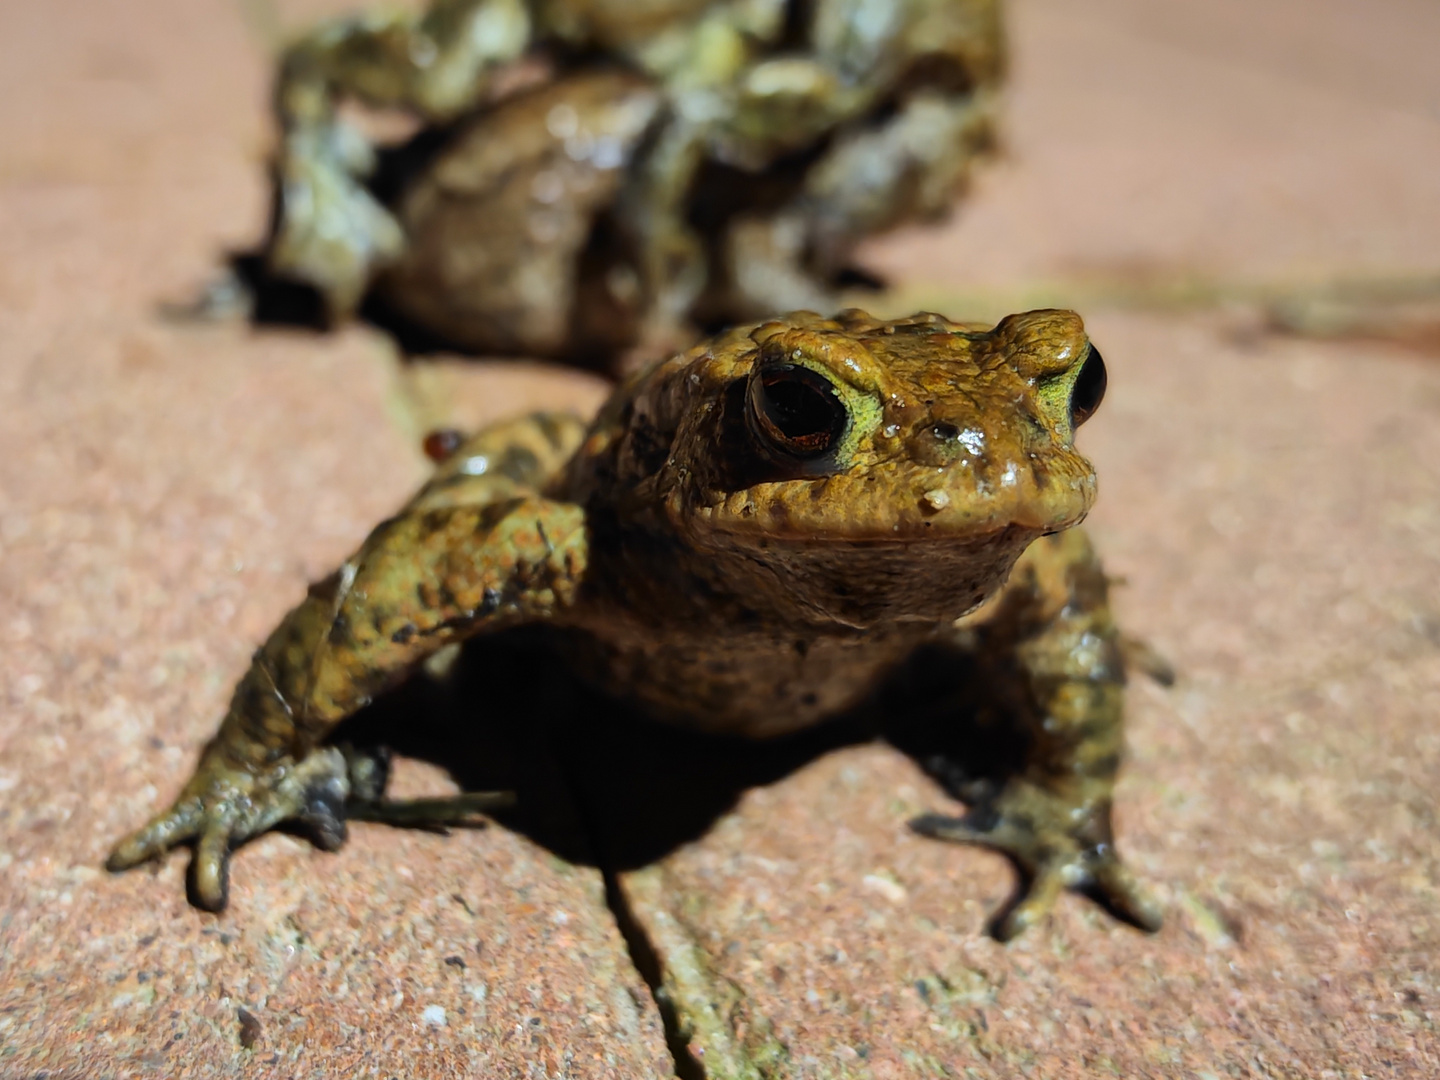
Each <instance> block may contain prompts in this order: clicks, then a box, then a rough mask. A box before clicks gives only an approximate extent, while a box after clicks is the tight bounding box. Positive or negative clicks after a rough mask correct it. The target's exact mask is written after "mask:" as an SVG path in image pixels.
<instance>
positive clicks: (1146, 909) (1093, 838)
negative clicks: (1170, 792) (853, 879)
mask: <svg viewBox="0 0 1440 1080" xmlns="http://www.w3.org/2000/svg"><path fill="white" fill-rule="evenodd" d="M910 827H911V828H913V829H914V830H915V831H916V832H918V833H920V834H922V835H924V836H930V837H934V838H935V839H937V840H949V841H952V842H954V843H961V844H976V845H979V846H982V847H988V848H992V849H994V850H996V851H999V852H1001V853H1003V854H1005V855H1008V856H1009V857H1010V858H1011V859H1012V860H1013V861H1014V862H1015V864H1016V865H1017V866H1018V867H1019V869H1020V872H1021V875H1022V878H1023V883H1022V885H1021V889H1020V893H1019V896H1018V897H1017V898H1016V900H1015V902H1014V903H1013V904H1012V905H1011V906H1010V907H1009V908H1008V909H1007V910H1006V911H1005V912H1004V913H1003V914H1001V915H1000V916H999V917H998V918H997V919H996V921H995V923H994V924H993V926H992V927H991V932H992V933H993V934H994V935H995V937H996V938H998V939H999V940H1001V941H1009V940H1011V939H1012V938H1014V937H1016V936H1018V935H1019V934H1021V933H1023V932H1024V931H1026V930H1027V929H1029V928H1030V927H1031V926H1033V925H1034V924H1035V923H1037V922H1039V921H1040V920H1041V919H1042V918H1044V917H1045V916H1046V915H1048V914H1049V913H1050V911H1051V909H1052V908H1054V906H1055V902H1056V900H1058V899H1059V897H1060V893H1061V892H1062V891H1063V890H1065V889H1074V890H1077V891H1080V892H1085V893H1089V894H1091V895H1093V896H1094V897H1095V898H1096V899H1097V900H1099V901H1100V902H1101V903H1103V904H1104V905H1105V906H1106V907H1107V908H1108V909H1109V910H1110V911H1111V912H1112V913H1113V914H1115V915H1117V916H1119V917H1120V918H1122V919H1124V920H1125V921H1126V922H1129V923H1131V924H1133V925H1135V926H1137V927H1139V928H1140V929H1142V930H1147V931H1151V932H1153V931H1156V930H1159V929H1160V925H1161V922H1162V915H1161V910H1160V906H1159V904H1158V903H1157V902H1156V901H1155V900H1154V898H1153V897H1151V896H1150V895H1149V893H1148V891H1147V890H1146V889H1145V887H1144V886H1142V885H1141V884H1140V882H1139V881H1138V880H1137V879H1136V878H1135V875H1134V874H1132V873H1131V872H1130V870H1129V868H1128V867H1126V866H1125V864H1124V863H1123V862H1121V860H1120V855H1119V853H1118V852H1117V851H1116V850H1115V844H1114V840H1113V838H1112V836H1111V831H1110V806H1109V804H1108V803H1104V804H1101V805H1099V806H1090V807H1087V806H1084V805H1083V804H1080V803H1078V802H1077V801H1075V800H1071V799H1066V798H1064V797H1063V796H1060V795H1058V794H1056V793H1054V792H1051V791H1048V790H1046V789H1044V788H1041V787H1038V786H1036V785H1033V784H1030V783H1027V782H1025V781H1023V780H1016V781H1011V782H1010V783H1009V784H1007V785H1006V786H1005V788H1004V789H1003V790H1002V791H1001V792H1000V793H999V795H998V796H997V797H995V798H994V799H992V800H988V801H981V802H979V803H977V804H976V805H975V806H974V807H973V808H972V809H971V811H970V812H969V813H968V814H966V815H965V816H964V817H959V818H952V817H945V816H943V815H940V814H925V815H923V816H922V817H918V818H916V819H915V820H914V821H912V822H911V823H910Z"/></svg>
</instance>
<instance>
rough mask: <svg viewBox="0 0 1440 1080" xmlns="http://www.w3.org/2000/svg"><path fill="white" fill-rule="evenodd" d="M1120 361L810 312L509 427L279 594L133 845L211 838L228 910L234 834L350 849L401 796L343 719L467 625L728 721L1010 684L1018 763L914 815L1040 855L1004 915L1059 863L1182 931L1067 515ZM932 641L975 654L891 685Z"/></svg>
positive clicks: (746, 728)
mask: <svg viewBox="0 0 1440 1080" xmlns="http://www.w3.org/2000/svg"><path fill="white" fill-rule="evenodd" d="M1103 370H1104V369H1103V364H1102V362H1101V361H1100V359H1099V355H1098V353H1096V352H1095V351H1094V350H1093V348H1092V347H1091V346H1090V344H1089V342H1088V340H1087V338H1086V336H1085V333H1084V330H1083V327H1082V325H1081V322H1080V319H1079V317H1078V316H1076V315H1074V314H1072V313H1070V312H1061V311H1038V312H1031V313H1028V314H1025V315H1016V316H1012V317H1010V318H1008V319H1006V320H1004V321H1003V322H1002V323H1000V324H999V325H998V326H996V327H994V328H993V329H985V328H981V327H976V326H969V325H964V324H957V323H952V322H948V321H947V320H945V319H943V318H941V317H939V316H936V315H917V316H914V317H913V318H909V319H903V320H900V321H898V322H882V321H878V320H875V319H873V318H871V317H870V316H868V315H865V314H864V313H863V312H858V311H850V312H845V313H842V314H841V315H839V316H837V317H836V318H835V319H833V320H830V319H824V318H821V317H820V316H817V315H812V314H808V313H798V314H794V315H790V316H786V317H784V318H780V319H775V320H771V321H769V322H765V323H761V324H759V325H750V326H744V327H740V328H738V329H735V330H732V331H729V332H727V333H725V334H723V335H721V336H719V337H716V338H714V339H712V340H710V341H707V342H704V343H703V344H701V345H698V346H696V347H695V348H693V349H691V350H689V351H688V352H686V353H683V354H681V355H678V356H675V357H673V358H672V359H670V360H668V361H665V362H663V363H660V364H658V365H655V366H652V367H651V368H649V369H648V370H646V371H644V372H642V373H640V374H638V375H636V376H635V377H633V378H631V379H630V380H629V381H628V382H627V383H626V384H625V385H623V386H622V387H621V388H620V389H619V390H618V391H617V392H616V393H615V395H614V396H613V397H612V398H611V400H610V401H609V402H608V403H607V405H606V406H605V407H604V408H603V410H602V411H601V413H600V415H599V417H598V418H597V419H596V420H595V421H594V423H593V424H591V425H590V426H589V427H588V428H587V427H586V426H585V425H583V424H582V423H580V422H579V421H577V420H575V419H573V418H570V417H563V416H554V415H538V416H533V417H528V418H526V419H522V420H517V421H514V422H511V423H507V424H502V425H499V426H496V427H492V428H488V429H486V430H485V431H482V432H481V433H479V434H478V435H475V436H473V437H472V438H470V439H469V440H468V441H465V442H463V443H461V444H460V445H459V447H458V448H457V449H456V450H455V451H454V452H453V453H451V454H450V455H449V456H448V457H446V458H445V459H444V460H443V461H442V462H441V464H440V465H439V467H438V468H437V470H436V473H435V476H434V477H433V478H432V479H431V481H430V482H429V483H428V484H426V485H425V487H424V488H422V489H421V491H420V492H419V493H418V494H417V495H416V496H415V498H414V499H412V500H411V501H410V503H409V504H408V505H407V506H406V507H405V508H404V509H403V510H402V511H401V512H400V513H399V514H398V515H397V516H395V517H394V518H392V519H391V520H389V521H387V522H385V523H383V524H381V525H380V526H379V527H378V528H377V529H376V530H375V531H374V532H373V533H371V535H370V536H369V538H368V539H367V540H366V541H365V543H364V544H363V545H362V546H361V548H360V550H359V551H358V552H357V553H356V554H355V555H354V556H353V557H352V558H351V559H350V560H348V561H347V562H346V563H345V564H344V566H342V567H341V568H340V569H339V570H338V571H337V572H336V573H335V574H333V575H332V576H331V577H330V578H328V579H327V580H326V581H324V582H323V583H321V584H319V585H317V586H315V587H314V588H312V590H311V592H310V595H309V596H308V597H307V598H306V599H305V600H304V602H303V603H301V605H300V606H299V607H297V608H296V609H295V610H294V611H292V612H291V613H290V614H289V615H288V616H287V617H286V618H285V620H284V621H283V622H282V623H281V624H280V626H279V627H278V628H277V629H276V631H275V632H274V633H273V634H272V635H271V637H270V639H269V641H267V642H266V644H265V645H264V646H263V647H262V648H261V649H260V651H259V652H258V653H257V654H256V656H255V660H254V663H253V664H252V666H251V669H250V671H249V673H248V674H247V675H246V676H245V677H244V679H242V680H241V683H240V685H239V687H238V688H237V690H236V692H235V696H234V699H233V701H232V703H231V706H230V711H229V713H228V714H227V716H226V718H225V721H224V723H223V724H222V726H221V728H220V732H219V734H218V735H217V736H216V738H215V739H214V740H213V741H212V742H211V743H210V745H209V746H208V747H207V748H206V750H205V753H204V755H203V757H202V760H201V763H200V766H199V768H198V769H197V771H196V774H195V776H194V778H193V779H192V780H191V781H190V782H189V784H188V785H187V786H186V787H185V789H184V791H182V792H181V794H180V796H179V798H178V799H177V800H176V802H175V804H174V806H172V807H171V809H170V810H168V811H166V812H165V813H164V814H161V815H160V816H159V817H157V818H156V819H155V820H154V821H152V822H151V823H150V824H149V825H147V826H146V827H145V828H144V829H142V830H140V831H139V832H137V833H136V834H134V835H133V836H131V837H129V838H128V839H126V840H125V841H123V842H122V843H121V844H120V845H119V846H118V847H117V848H116V849H115V852H114V853H113V854H112V856H111V858H110V863H109V865H110V866H111V868H112V869H119V868H123V867H127V866H131V865H134V864H136V863H138V862H140V861H142V860H145V859H149V858H153V857H155V856H158V855H159V854H161V853H162V852H164V851H165V850H166V849H168V848H169V847H171V846H173V845H175V844H176V843H178V842H180V841H184V840H189V839H196V840H197V853H196V860H197V863H196V878H195V882H196V892H197V895H198V897H199V899H200V901H201V902H202V903H203V904H205V905H207V906H211V907H217V906H220V905H221V904H223V903H224V898H225V867H226V860H227V856H228V853H229V850H230V847H231V846H232V845H233V844H235V843H236V842H238V841H240V840H243V839H244V838H246V837H248V836H251V835H254V834H255V833H257V832H260V831H263V830H264V829H267V828H269V827H270V826H272V825H274V824H275V823H277V822H279V821H282V820H285V819H287V818H294V819H300V820H303V821H308V822H309V823H310V824H311V825H312V826H314V827H316V831H317V832H318V833H319V835H320V836H321V837H322V839H325V838H328V839H329V840H330V841H331V842H333V843H337V844H338V843H339V841H340V840H341V839H343V815H344V811H345V803H346V800H347V798H352V797H354V796H356V795H358V794H365V797H366V798H374V797H375V795H376V794H378V793H375V792H368V793H362V792H360V791H358V789H357V781H356V780H355V778H354V776H352V771H351V769H350V768H348V767H347V762H346V760H345V757H344V756H343V755H342V754H341V753H340V752H339V751H338V750H337V749H335V748H333V747H329V746H327V745H326V744H325V738H326V735H327V733H328V732H330V730H331V729H332V728H333V727H334V725H335V724H336V723H338V722H339V721H340V720H342V719H344V718H345V717H346V716H348V715H350V714H351V713H353V712H355V711H356V710H357V709H359V708H360V707H362V706H363V705H365V704H366V703H367V702H369V701H370V700H371V699H372V697H373V696H374V695H375V694H377V693H378V692H379V691H381V690H383V689H384V688H386V687H388V686H391V685H393V684H395V683H396V682H397V681H399V680H401V679H403V678H405V677H406V676H407V675H408V674H410V673H411V672H412V671H414V670H415V668H416V666H417V665H419V664H420V663H421V662H422V661H424V660H425V659H426V658H427V657H429V656H432V655H434V654H435V653H436V651H437V650H439V649H441V648H443V647H444V646H446V645H449V644H451V643H454V642H458V641H461V640H463V639H473V638H479V637H480V636H481V635H487V634H497V633H503V632H504V631H505V630H506V629H507V628H511V627H516V626H520V625H527V626H530V627H534V626H536V625H542V626H548V627H553V628H554V629H555V631H556V637H557V641H563V646H562V648H563V652H564V655H565V656H567V657H569V658H570V660H571V662H572V664H573V667H574V670H575V672H576V673H577V674H579V675H580V676H581V677H582V678H583V679H585V680H588V681H589V682H591V683H592V684H594V685H595V686H596V687H597V688H598V689H600V690H601V691H603V692H606V693H609V694H612V695H615V696H617V697H619V698H621V699H622V700H625V701H628V702H631V703H632V704H633V705H634V706H635V707H637V708H638V709H640V710H642V711H643V712H645V713H647V714H649V715H652V716H654V717H657V718H660V719H663V720H666V721H669V722H672V723H676V724H683V725H686V726H689V727H692V728H697V729H704V730H709V731H715V732H726V733H732V734H740V735H748V736H755V737H764V736H769V735H775V734H779V733H783V732H787V731H792V730H795V729H797V728H801V727H805V726H808V725H812V724H817V723H821V722H824V721H825V720H827V719H829V718H832V717H836V716H840V715H842V714H846V713H847V712H854V711H856V710H862V711H863V710H866V709H870V710H875V709H881V710H884V709H892V710H900V711H903V712H906V713H914V714H917V715H918V714H921V713H925V712H927V711H929V712H933V711H934V710H935V709H937V708H942V709H948V708H951V707H952V705H951V702H952V699H953V702H954V704H953V708H954V709H955V710H956V716H957V720H958V716H959V709H960V708H961V707H962V706H963V707H967V708H972V709H973V708H975V707H976V706H975V702H976V701H979V700H981V699H983V698H985V697H986V695H989V696H990V697H991V698H993V699H995V700H997V701H1000V700H1003V701H1004V702H1005V703H1006V704H1005V711H1006V717H1007V721H1008V722H1011V723H1018V724H1020V725H1022V726H1023V728H1024V734H1025V736H1026V738H1027V740H1028V743H1027V745H1028V750H1027V751H1026V757H1025V761H1024V765H1023V768H1022V769H1021V770H1020V771H1019V773H1018V774H1017V775H1015V776H1013V777H1010V778H1008V780H1006V781H1005V782H1003V783H999V784H985V783H981V784H978V785H974V784H972V785H970V786H969V787H965V786H964V784H957V785H952V786H954V787H956V788H957V790H960V793H962V794H963V795H964V796H965V798H966V799H967V800H969V801H971V802H972V812H971V814H970V815H969V816H967V817H966V818H963V819H956V820H951V819H944V818H933V817H932V818H925V819H922V820H921V821H920V822H918V823H917V825H918V827H919V828H921V829H922V831H925V832H927V833H929V834H931V835H934V836H938V837H942V838H945V839H952V840H962V841H967V842H975V843H982V844H988V845H990V846H992V847H996V848H999V849H1001V850H1003V851H1005V852H1007V853H1009V854H1010V855H1011V856H1013V857H1014V858H1015V859H1016V860H1017V861H1018V862H1019V863H1020V864H1021V866H1022V868H1023V869H1024V870H1025V871H1026V874H1027V877H1028V879H1029V882H1028V886H1027V888H1028V891H1027V892H1026V895H1025V898H1024V899H1023V901H1022V902H1021V903H1020V904H1019V905H1018V906H1016V907H1015V908H1014V909H1013V910H1012V911H1011V912H1010V913H1009V915H1008V916H1007V917H1006V919H1005V921H1004V923H1003V924H1002V925H1001V926H1000V927H999V932H1000V933H1001V934H1002V936H1009V935H1011V934H1013V933H1017V932H1019V931H1020V930H1022V929H1023V928H1024V927H1025V926H1027V925H1029V924H1030V923H1031V922H1033V921H1034V920H1035V919H1036V918H1038V917H1039V916H1041V915H1043V914H1044V913H1045V912H1046V911H1047V910H1048V909H1049V907H1050V906H1051V905H1052V904H1053V903H1054V901H1055V898H1056V895H1057V894H1058V892H1059V891H1060V889H1061V888H1062V887H1065V886H1070V887H1087V888H1091V889H1095V890H1098V891H1099V892H1100V893H1102V894H1103V895H1104V896H1105V897H1106V898H1107V899H1108V901H1109V902H1110V903H1111V904H1112V905H1113V906H1114V907H1115V908H1116V909H1118V910H1119V911H1121V912H1122V913H1124V914H1126V915H1127V916H1128V917H1129V918H1130V919H1131V920H1132V921H1134V922H1136V923H1138V924H1139V925H1142V926H1146V927H1152V928H1153V927H1155V926H1158V924H1159V915H1158V913H1157V911H1156V909H1155V907H1154V905H1153V904H1152V903H1151V902H1150V901H1149V900H1147V899H1146V898H1145V897H1144V896H1143V894H1142V893H1141V891H1140V890H1139V888H1138V887H1137V885H1136V883H1135V881H1134V880H1133V879H1132V878H1131V876H1130V875H1129V873H1128V872H1127V871H1126V870H1125V868H1124V866H1123V865H1122V864H1121V862H1120V861H1119V858H1118V856H1117V854H1116V852H1115V848H1114V846H1113V844H1112V842H1111V836H1110V799H1111V793H1112V790H1113V787H1114V782H1115V774H1116V770H1117V768H1118V766H1119V762H1120V757H1121V688H1122V683H1123V679H1124V673H1123V665H1122V662H1121V657H1120V651H1119V649H1120V643H1119V637H1118V635H1117V632H1116V629H1115V626H1114V623H1113V622H1112V620H1111V617H1110V612H1109V608H1108V606H1107V603H1106V580H1105V576H1104V574H1103V572H1102V571H1101V569H1100V566H1099V563H1098V562H1097V561H1096V558H1095V555H1094V553H1093V552H1092V551H1091V549H1090V546H1089V544H1088V542H1087V541H1086V539H1085V538H1084V536H1083V535H1082V534H1081V533H1080V532H1078V531H1076V530H1073V529H1072V526H1074V525H1076V524H1077V523H1079V522H1080V520H1081V519H1082V518H1083V517H1084V516H1085V514H1086V513H1087V512H1088V510H1089V509H1090V506H1091V503H1092V501H1093V499H1094V494H1095V477H1094V473H1093V471H1092V469H1091V466H1090V464H1089V462H1088V461H1086V460H1085V458H1084V457H1082V456H1081V455H1080V454H1079V453H1078V452H1077V451H1076V450H1075V448H1074V444H1073V437H1074V428H1075V425H1076V424H1077V423H1078V422H1080V421H1082V420H1083V419H1084V418H1085V416H1087V415H1088V414H1089V412H1090V411H1091V410H1092V409H1093V408H1094V406H1095V405H1096V404H1098V400H1099V396H1100V393H1101V392H1103V386H1104V382H1103V380H1104V375H1103ZM1066 530H1069V531H1066ZM1017 560H1018V561H1017ZM936 650H939V653H938V655H940V656H941V657H942V658H943V657H946V656H949V657H953V660H954V665H953V666H954V670H955V671H956V672H959V671H962V670H963V671H967V672H972V673H975V674H973V675H967V676H966V677H965V678H964V679H958V680H952V681H953V682H954V683H955V685H953V686H949V687H948V688H946V689H945V690H944V691H943V693H942V692H940V691H936V692H933V693H927V694H921V695H920V697H919V699H918V700H917V699H916V695H915V694H914V693H913V692H911V693H910V694H909V696H908V697H907V694H906V693H905V692H903V691H900V690H892V689H891V687H892V686H894V685H898V684H900V683H903V682H904V677H903V673H904V671H905V669H906V667H907V664H909V663H910V661H911V660H912V658H914V657H915V656H917V655H918V654H919V653H921V652H925V653H926V654H927V655H931V656H934V655H936ZM992 676H993V677H992ZM967 697H968V698H973V699H974V700H973V701H969V702H968V704H967V703H966V702H967Z"/></svg>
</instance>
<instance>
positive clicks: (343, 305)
mask: <svg viewBox="0 0 1440 1080" xmlns="http://www.w3.org/2000/svg"><path fill="white" fill-rule="evenodd" d="M373 164H374V162H373V158H372V155H371V154H370V151H369V148H368V147H367V146H365V145H364V144H363V143H361V142H359V140H358V137H357V136H355V135H354V134H353V133H351V132H350V131H349V130H348V129H347V128H346V127H345V126H344V125H342V124H339V123H336V124H332V125H330V126H329V127H326V128H321V129H317V130H300V131H295V132H292V133H291V134H290V135H289V136H288V137H287V138H286V142H285V155H284V158H283V160H282V162H281V166H280V175H279V181H280V191H279V197H280V202H281V212H280V215H279V219H278V221H277V225H276V233H275V236H274V238H273V240H272V243H271V247H270V255H269V259H270V268H271V269H272V270H273V271H274V272H275V273H277V274H280V275H282V276H287V277H292V278H295V279H296V280H299V281H303V282H306V283H308V284H310V285H313V286H315V287H316V288H317V289H319V290H320V292H321V294H322V295H323V296H324V297H325V301H326V306H327V308H328V310H329V312H330V315H331V316H332V317H333V318H338V317H342V316H345V315H348V314H349V313H350V312H352V311H353V310H354V309H355V308H356V306H358V305H359V303H360V300H361V298H362V297H363V296H364V294H365V290H366V289H367V288H368V287H369V285H370V279H371V277H372V276H373V275H374V273H375V272H376V271H377V270H378V269H379V268H381V267H383V266H385V265H386V264H388V263H389V262H391V261H393V260H394V259H395V258H397V257H398V256H399V255H400V252H401V251H402V250H403V248H404V245H405V236H404V233H403V232H402V230H401V228H400V224H399V222H397V221H396V220H395V218H394V217H393V216H392V215H391V214H390V212H389V211H388V210H386V209H385V208H384V207H383V206H381V205H380V203H379V202H378V201H377V200H376V199H375V197H374V196H373V195H371V194H370V192H369V191H367V190H366V189H365V187H364V186H363V185H362V184H361V183H360V182H359V181H358V180H357V179H356V177H357V176H363V175H365V174H367V173H368V172H370V170H371V168H372V167H373Z"/></svg>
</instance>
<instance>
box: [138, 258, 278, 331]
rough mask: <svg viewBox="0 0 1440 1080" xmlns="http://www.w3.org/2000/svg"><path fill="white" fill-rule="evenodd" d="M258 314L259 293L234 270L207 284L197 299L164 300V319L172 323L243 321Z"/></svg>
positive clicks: (228, 269) (201, 289) (201, 288)
mask: <svg viewBox="0 0 1440 1080" xmlns="http://www.w3.org/2000/svg"><path fill="white" fill-rule="evenodd" d="M254 314H255V290H254V289H253V288H252V287H251V286H250V283H249V282H247V281H246V280H245V279H244V278H243V277H241V276H240V275H239V274H238V273H236V272H235V270H234V268H233V267H226V268H225V269H224V270H221V271H220V272H219V273H218V274H216V275H215V276H214V277H213V278H211V279H210V280H209V281H207V282H205V284H203V285H202V286H201V287H200V288H199V289H198V290H197V291H196V292H195V294H194V295H193V296H190V297H187V298H186V299H183V300H164V301H161V303H160V316H161V318H163V319H165V320H166V321H167V322H172V323H182V324H183V323H219V322H242V321H247V320H249V319H250V318H252V317H253V316H254Z"/></svg>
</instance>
